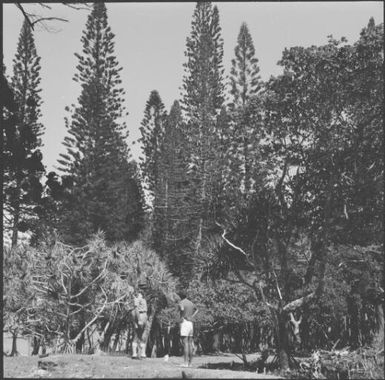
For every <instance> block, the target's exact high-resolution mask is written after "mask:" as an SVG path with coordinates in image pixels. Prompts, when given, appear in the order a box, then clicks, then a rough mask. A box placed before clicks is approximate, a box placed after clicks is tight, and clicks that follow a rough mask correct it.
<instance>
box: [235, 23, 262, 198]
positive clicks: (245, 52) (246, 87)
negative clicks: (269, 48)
mask: <svg viewBox="0 0 385 380" xmlns="http://www.w3.org/2000/svg"><path fill="white" fill-rule="evenodd" d="M231 63H232V67H231V72H230V86H231V90H230V94H231V103H230V105H229V108H230V113H231V119H232V131H231V134H232V136H233V140H232V141H233V144H232V145H231V148H230V152H229V153H230V156H231V160H230V162H231V172H232V173H233V174H234V175H235V176H236V177H237V178H233V179H232V181H231V183H233V184H234V186H233V189H232V191H233V192H234V193H238V189H239V188H240V190H241V191H242V192H243V194H244V195H245V196H246V197H247V196H248V195H249V193H250V190H251V188H252V177H253V173H252V170H253V167H255V164H256V156H255V155H256V151H255V149H256V147H257V139H258V120H259V117H258V116H259V115H260V112H259V110H258V108H259V107H258V95H259V93H260V90H261V88H262V81H261V78H260V75H259V67H258V59H257V58H256V57H255V49H254V44H253V40H252V38H251V35H250V32H249V29H248V27H247V25H246V23H243V24H242V25H241V28H240V31H239V35H238V40H237V45H236V47H235V58H234V59H233V60H232V61H231Z"/></svg>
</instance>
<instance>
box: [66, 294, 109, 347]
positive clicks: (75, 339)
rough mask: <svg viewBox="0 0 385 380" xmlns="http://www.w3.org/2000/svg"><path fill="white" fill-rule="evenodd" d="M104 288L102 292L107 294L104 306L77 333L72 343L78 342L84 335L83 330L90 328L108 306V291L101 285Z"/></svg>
mask: <svg viewBox="0 0 385 380" xmlns="http://www.w3.org/2000/svg"><path fill="white" fill-rule="evenodd" d="M100 289H101V290H102V292H103V293H104V296H105V300H104V304H103V306H102V307H101V308H100V309H99V311H98V312H97V313H96V315H95V316H94V318H92V319H91V320H90V321H89V322H88V323H87V324H86V325H85V326H84V327H83V328H82V330H81V331H80V332H79V334H78V335H76V337H75V338H74V339H72V340H71V342H72V343H76V342H77V341H78V340H79V339H80V337H81V336H82V334H83V332H84V331H86V330H87V329H88V327H90V326H91V325H92V324H93V323H94V322H95V321H96V320H97V319H98V318H99V316H100V314H101V313H102V312H103V310H104V309H105V307H106V306H107V295H106V292H105V291H104V289H103V288H102V287H101V288H100Z"/></svg>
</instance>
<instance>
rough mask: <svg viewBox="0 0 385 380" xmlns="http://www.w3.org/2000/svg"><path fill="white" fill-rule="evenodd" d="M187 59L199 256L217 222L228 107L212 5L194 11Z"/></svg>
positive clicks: (185, 85) (186, 98)
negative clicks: (220, 149) (219, 146)
mask: <svg viewBox="0 0 385 380" xmlns="http://www.w3.org/2000/svg"><path fill="white" fill-rule="evenodd" d="M185 55H186V57H187V63H186V64H185V65H184V67H185V75H184V78H183V99H182V106H183V111H184V112H185V115H186V118H187V129H188V136H189V141H188V143H189V151H190V165H189V179H190V187H191V193H190V199H191V207H192V208H193V209H192V214H193V215H194V217H193V218H192V220H191V224H192V226H193V227H195V228H196V239H195V243H196V249H197V250H198V249H199V248H200V246H201V243H202V237H203V235H204V233H205V231H208V230H209V229H210V228H211V227H212V226H213V222H214V218H215V210H213V207H212V206H213V204H214V196H213V186H214V184H215V183H216V182H217V170H216V169H217V165H216V158H217V152H216V151H215V147H216V139H217V138H218V136H220V134H221V132H222V131H221V130H218V126H219V124H218V123H217V117H218V115H219V113H220V110H221V107H222V105H223V102H224V84H223V72H224V70H223V66H222V59H223V40H222V38H221V28H220V25H219V13H218V9H217V7H216V6H215V7H213V6H212V4H211V3H210V2H199V3H197V5H196V7H195V10H194V14H193V20H192V30H191V35H190V37H188V38H187V43H186V52H185Z"/></svg>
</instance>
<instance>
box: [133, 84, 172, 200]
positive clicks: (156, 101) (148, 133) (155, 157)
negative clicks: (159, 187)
mask: <svg viewBox="0 0 385 380" xmlns="http://www.w3.org/2000/svg"><path fill="white" fill-rule="evenodd" d="M166 117H167V113H166V111H165V109H164V104H163V102H162V99H161V98H160V96H159V93H158V91H156V90H153V91H151V94H150V97H149V99H148V101H147V103H146V108H145V110H144V117H143V120H142V126H141V127H140V132H141V135H142V136H141V138H140V140H139V141H140V142H141V143H142V151H143V160H142V162H141V165H140V167H141V169H142V173H143V179H144V181H145V184H146V189H147V190H148V191H149V195H150V197H151V201H152V203H153V202H154V196H155V187H156V184H157V182H158V181H159V173H158V162H159V154H160V147H161V144H162V139H163V135H164V124H165V120H166Z"/></svg>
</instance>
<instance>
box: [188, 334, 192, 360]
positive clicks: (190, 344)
mask: <svg viewBox="0 0 385 380" xmlns="http://www.w3.org/2000/svg"><path fill="white" fill-rule="evenodd" d="M188 347H189V352H188V364H189V365H191V362H192V358H193V337H192V336H189V337H188Z"/></svg>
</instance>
